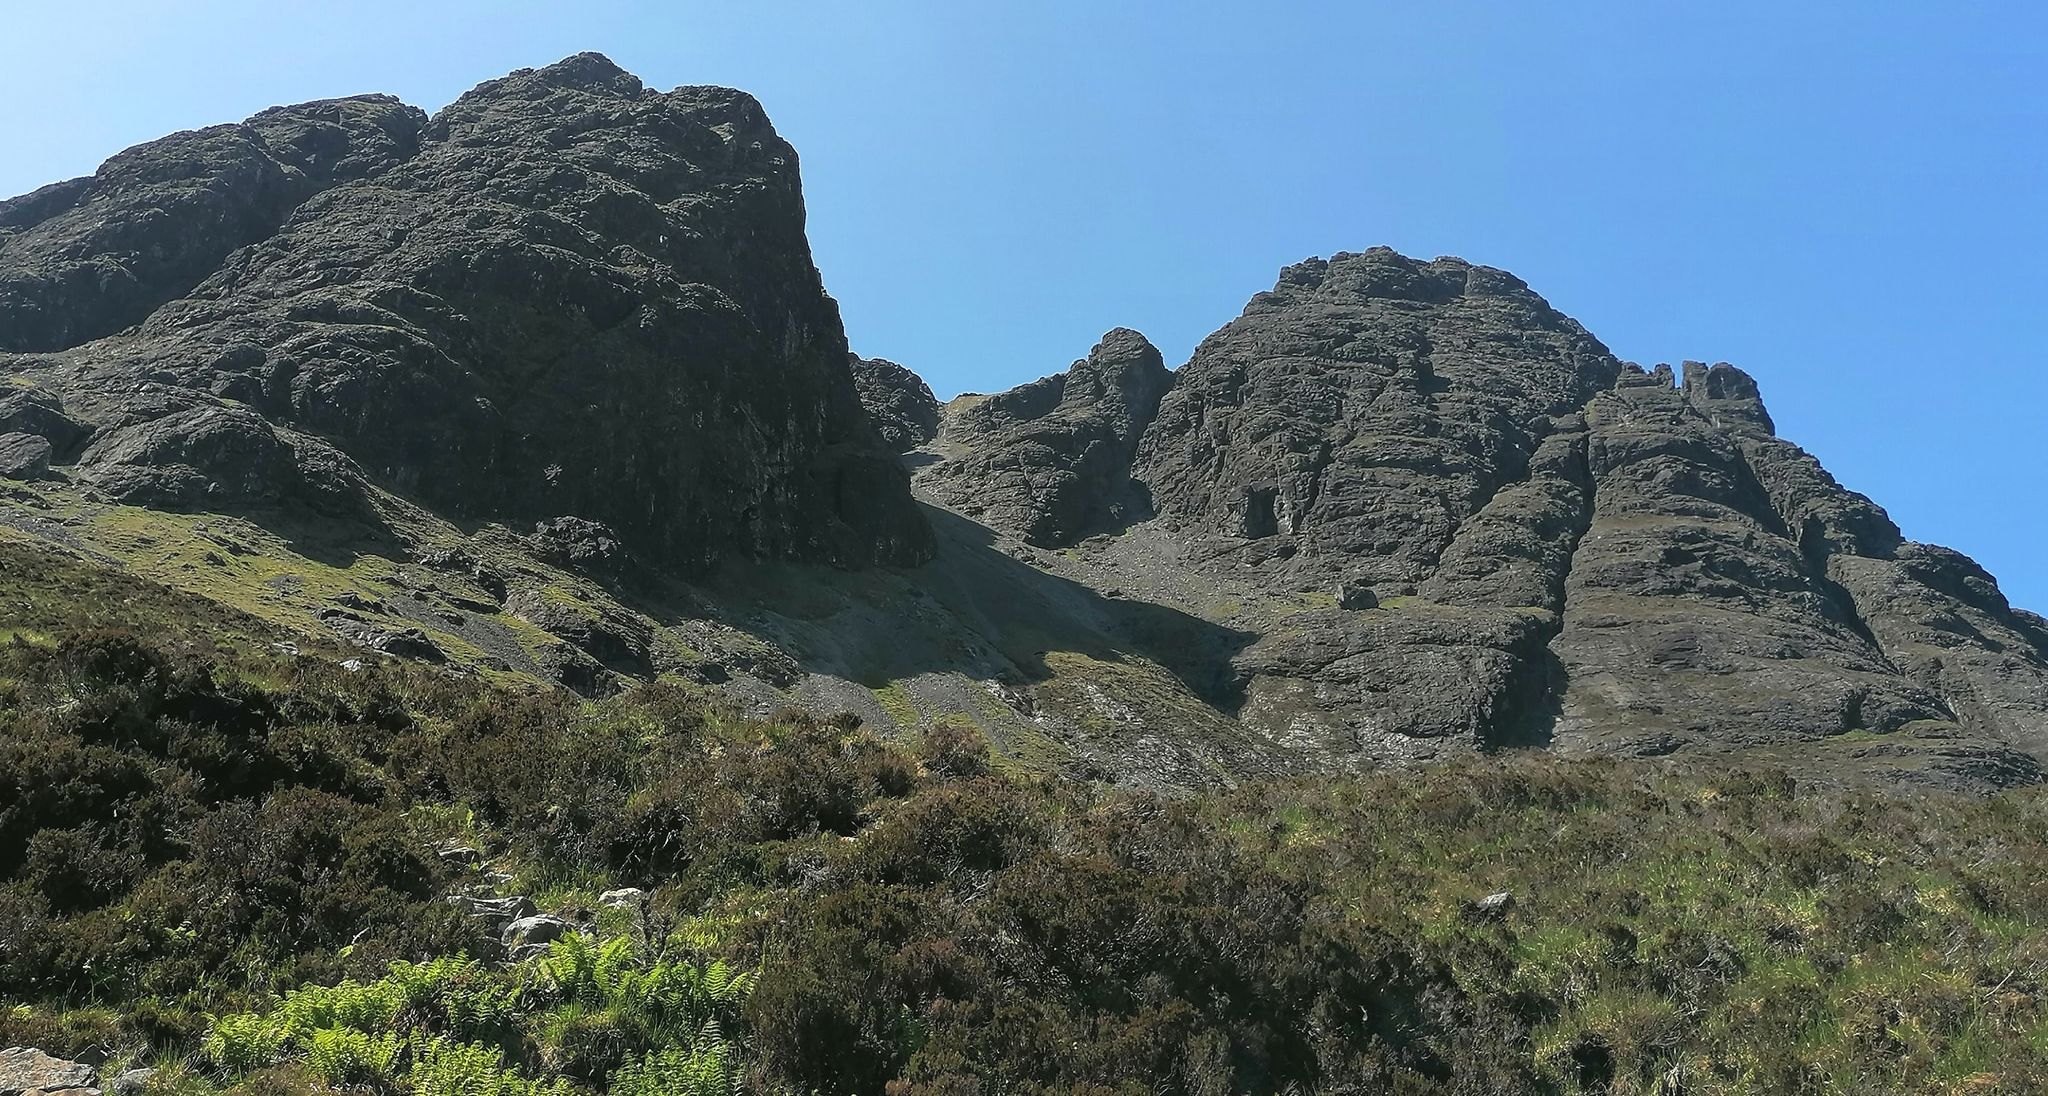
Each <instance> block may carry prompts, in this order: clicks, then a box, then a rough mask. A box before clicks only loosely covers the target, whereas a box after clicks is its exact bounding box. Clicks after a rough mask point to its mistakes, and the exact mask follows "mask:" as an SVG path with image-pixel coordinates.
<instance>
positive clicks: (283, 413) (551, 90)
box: [0, 55, 930, 571]
mask: <svg viewBox="0 0 2048 1096" xmlns="http://www.w3.org/2000/svg"><path fill="white" fill-rule="evenodd" d="M0 225H5V226H6V231H7V233H8V234H7V235H5V236H0V347H5V348H12V349H16V350H21V351H34V352H37V354H36V355H35V356H17V357H13V358H7V359H0V369H4V370H5V371H6V372H7V373H9V374H11V375H12V377H13V378H14V379H15V380H16V382H17V385H18V386H19V388H18V389H17V391H15V392H14V393H13V394H12V395H11V396H10V397H9V399H8V402H7V403H6V404H5V405H0V432H23V433H30V434H37V435H39V436H42V437H44V438H46V439H47V440H48V442H49V444H50V447H51V452H52V456H53V458H54V459H55V460H56V461H57V462H58V463H60V464H66V465H69V466H70V467H71V468H72V469H73V470H74V472H75V475H76V477H77V479H78V480H80V481H81V482H84V483H89V484H91V485H93V486H95V487H96V488H98V489H99V490H101V491H103V492H105V493H106V494H107V495H108V496H109V497H111V498H114V499H116V500H120V501H125V502H135V503H139V504H142V505H146V506H153V507H165V508H181V509H219V508H246V507H248V506H251V505H270V504H279V503H283V504H298V503H304V504H309V505H312V506H314V507H316V508H320V509H324V510H328V511H349V510H360V509H362V508H363V496H364V494H365V492H366V491H367V490H368V489H369V488H370V487H373V486H374V487H376V488H381V489H384V490H388V491H392V492H395V493H399V494H402V495H404V496H407V497H410V498H414V499H417V500H419V501H420V502H422V503H425V504H427V505H429V506H431V507H433V508H434V509H436V510H437V511H439V512H442V513H445V514H447V515H450V516H453V517H458V518H466V519H477V518H499V519H511V520H516V521H524V522H532V521H538V520H542V519H551V518H555V517H559V516H563V515H573V516H576V517H579V518H585V519H589V520H594V521H598V522H602V523H605V524H606V525H608V526H610V527H612V528H613V529H615V530H616V531H617V532H618V534H619V535H620V536H621V538H622V539H623V540H624V541H625V542H626V543H628V544H631V545H633V546H634V547H635V548H636V549H637V550H639V551H641V552H643V553H645V554H648V555H650V556H654V557H657V558H660V559H662V560H663V561H665V562H666V563H667V564H668V565H670V566H672V567H673V568H675V569H678V570H682V571H691V570H702V569H704V568H706V567H709V566H711V565H712V564H714V563H716V562H717V561H718V560H720V559H722V558H725V557H727V556H731V555H748V556H762V557H786V558H798V559H809V560H817V561H820V562H828V563H839V564H854V565H861V564H872V563H897V564H909V563H915V562H917V561H918V560H920V559H922V558H923V557H924V556H926V555H928V554H929V552H930V535H929V533H928V531H927V530H926V528H925V525H924V522H923V519H922V518H920V517H919V515H918V514H917V512H916V510H915V508H914V507H913V506H912V504H911V501H910V498H909V495H908V493H907V492H906V491H905V489H904V476H903V474H902V472H901V471H900V470H899V469H898V467H897V465H896V463H895V461H894V460H893V459H891V458H890V457H889V455H888V453H887V451H886V450H885V449H884V448H883V446H882V445H881V444H880V442H879V440H878V439H877V438H876V436H875V433H874V429H873V427H872V426H870V425H869V424H868V422H867V419H866V417H865V416H864V414H863V413H862V411H861V408H860V404H859V402H858V399H857V397H856V395H855V392H854V388H853V385H852V383H851V381H850V379H849V377H848V375H847V371H846V367H845V363H846V358H847V350H846V339H845V335H844V333H843V331H842V329H841V327H840V323H839V315H838V310H837V307H836V306H835V305H834V304H833V302H832V300H831V299H830V298H829V297H827V296H826V295H825V293H824V289H823V287H822V285H821V284H820V282H819V279H818V274H817V270H816V268H815V267H813V266H812V264H811V257H810V249H809V246H808V245H807V243H806V241H805V239H804V208H803V198H802V194H801V191H800V189H799V186H798V181H797V162H796V153H795V152H794V151H793V150H791V148H790V147H789V146H788V145H787V144H786V143H784V142H783V141H782V140H781V138H779V137H777V136H776V135H775V131H774V129H773V128H772V127H771V126H770V125H769V123H768V119H767V116H766V115H765V114H763V113H762V111H761V108H760V106H759V104H757V103H755V102H754V100H753V99H752V98H750V97H748V96H746V95H744V94H741V93H739V92H734V91H729V90H725V89H720V88H679V89H677V90H675V91H672V92H668V93H665V94H658V93H655V92H653V91H649V90H647V89H645V88H643V87H642V86H641V85H640V82H639V81H638V80H637V79H635V78H634V77H632V76H630V75H628V74H626V73H625V72H622V71H620V70H619V69H618V68H616V67H615V66H613V65H612V64H611V63H610V62H609V61H606V60H605V59H603V58H601V57H597V56H595V55H583V56H578V57H572V58H570V59H568V60H566V61H563V62H561V63H559V64H556V65H551V66H549V67H547V68H544V69H538V70H526V71H521V72H517V73H514V74H512V75H510V76H507V77H505V78H503V79H499V80H493V81H491V82H489V83H486V84H484V85H482V86H480V87H478V88H476V89H475V90H473V91H471V92H469V93H468V94H466V95H464V96H463V97H462V98H460V99H458V100H456V102H454V103H453V104H451V105H450V106H448V107H447V108H446V109H445V110H443V111H441V112H440V113H439V114H437V115H435V116H434V117H433V118H431V119H428V118H425V117H424V116H423V115H422V114H421V113H420V112H419V111H417V110H414V109H412V108H409V107H403V106H400V105H399V104H397V103H395V102H392V101H389V100H386V99H380V98H369V99H354V100H340V101H335V102H328V103H314V104H308V105H305V106H300V107H287V108H280V109H277V110H271V111H265V112H264V113H262V114H259V115H257V116H255V117H254V118H251V119H250V120H249V121H248V122H246V123H244V124H242V125H239V126H225V127H218V128H216V129H211V130H202V131H199V132H197V133H190V134H181V135H179V136H176V137H171V138H167V139H165V140H163V141H159V142H156V143H154V144H150V145H145V146H142V147H140V148H136V149H131V150H129V151H128V152H125V153H122V154H121V155H120V156H117V157H115V158H114V159H113V160H112V161H109V163H108V164H107V166H106V167H105V168H103V169H102V170H101V171H100V172H99V173H98V174H97V175H95V176H93V177H92V178H91V179H86V180H79V181H75V182H72V183H60V184H57V185H56V186H53V187H49V188H45V189H44V190H42V191H38V192H37V193H35V194H32V195H30V196H28V197H26V198H22V199H18V200H16V201H14V202H12V203H9V204H8V205H7V206H6V207H4V211H0ZM117 332H118V333H117ZM100 336H108V337H106V338H100ZM89 340H91V341H89ZM53 427H54V431H55V433H54V436H53V433H52V430H53Z"/></svg>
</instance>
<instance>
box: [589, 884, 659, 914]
mask: <svg viewBox="0 0 2048 1096" xmlns="http://www.w3.org/2000/svg"><path fill="white" fill-rule="evenodd" d="M597 901H598V904H599V905H602V906H611V907H613V908H615V909H638V908H639V907H640V906H641V905H643V904H645V903H646V901H647V892H646V891H644V890H641V889H640V888H639V887H620V888H619V889H617V890H608V891H606V892H604V893H603V894H600V895H598V896H597Z"/></svg>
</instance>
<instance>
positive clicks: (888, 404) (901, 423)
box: [846, 354, 939, 453]
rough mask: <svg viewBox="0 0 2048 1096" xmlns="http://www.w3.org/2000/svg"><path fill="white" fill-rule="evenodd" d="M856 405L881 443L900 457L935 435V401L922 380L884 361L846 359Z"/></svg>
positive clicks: (855, 355)
mask: <svg viewBox="0 0 2048 1096" xmlns="http://www.w3.org/2000/svg"><path fill="white" fill-rule="evenodd" d="M846 364H847V367H848V368H849V369H851V370H853V387H854V390H855V391H857V392H859V393H860V405H861V407H862V408H864V409H866V411H867V413H868V418H869V419H870V420H872V421H873V422H874V424H875V429H876V430H877V431H879V432H880V433H881V435H882V443H883V444H885V445H887V446H888V447H889V448H890V449H892V450H894V451H896V452H898V453H902V452H906V451H908V450H911V449H915V448H917V447H918V446H920V445H923V444H924V443H926V442H928V441H930V440H932V438H934V437H936V436H937V435H938V432H939V400H938V397H936V396H934V395H932V387H931V385H928V384H926V383H924V378H922V377H920V376H918V375H917V374H915V373H912V372H911V371H910V370H908V369H905V368H903V367H902V366H900V365H897V364H896V363H895V362H892V361H889V360H888V359H886V358H863V357H861V356H860V355H858V354H850V355H848V356H847V362H846Z"/></svg>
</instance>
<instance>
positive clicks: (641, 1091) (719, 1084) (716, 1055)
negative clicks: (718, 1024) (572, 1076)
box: [606, 1040, 745, 1096]
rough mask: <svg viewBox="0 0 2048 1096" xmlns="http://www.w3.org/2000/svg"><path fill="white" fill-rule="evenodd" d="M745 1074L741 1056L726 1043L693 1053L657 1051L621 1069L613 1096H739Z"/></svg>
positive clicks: (613, 1083) (610, 1090) (613, 1080)
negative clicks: (741, 1065) (737, 1095)
mask: <svg viewBox="0 0 2048 1096" xmlns="http://www.w3.org/2000/svg"><path fill="white" fill-rule="evenodd" d="M744 1080H745V1074H744V1072H743V1071H742V1069H741V1067H740V1056H739V1054H738V1053H737V1052H736V1051H735V1050H734V1049H733V1047H732V1046H731V1045H730V1044H728V1043H726V1042H724V1041H723V1040H715V1041H712V1042H710V1043H708V1044H707V1045H704V1046H700V1047H697V1048H694V1049H691V1050H663V1051H656V1052H655V1053H653V1054H650V1055H648V1056H647V1057H646V1058H644V1059H642V1060H640V1061H638V1062H629V1063H627V1064H625V1065H623V1066H620V1067H619V1069H618V1071H617V1072H615V1073H613V1074H612V1078H611V1084H610V1085H609V1086H607V1088H606V1091H607V1092H608V1093H610V1094H611V1096H736V1094H737V1093H739V1092H740V1091H741V1085H742V1083H743V1082H744Z"/></svg>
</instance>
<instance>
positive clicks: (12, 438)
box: [0, 434, 50, 480]
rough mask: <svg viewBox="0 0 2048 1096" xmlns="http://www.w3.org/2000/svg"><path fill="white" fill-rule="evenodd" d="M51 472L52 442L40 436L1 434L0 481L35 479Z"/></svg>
mask: <svg viewBox="0 0 2048 1096" xmlns="http://www.w3.org/2000/svg"><path fill="white" fill-rule="evenodd" d="M49 470H50V440H49V439H48V438H45V437H42V436H41V435H39V434H0V479H14V480H25V479H35V478H36V477H38V476H41V475H43V474H44V473H46V472H48V471H49Z"/></svg>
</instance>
